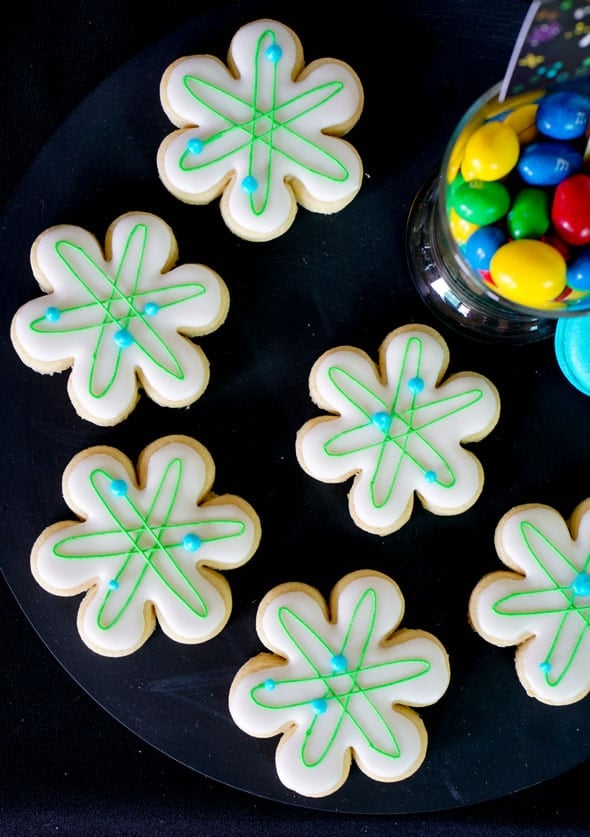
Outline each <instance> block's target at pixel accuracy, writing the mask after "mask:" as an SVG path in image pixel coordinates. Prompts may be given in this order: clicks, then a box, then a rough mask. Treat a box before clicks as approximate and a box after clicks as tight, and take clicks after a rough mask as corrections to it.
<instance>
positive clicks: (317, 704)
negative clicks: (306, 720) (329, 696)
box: [311, 698, 328, 715]
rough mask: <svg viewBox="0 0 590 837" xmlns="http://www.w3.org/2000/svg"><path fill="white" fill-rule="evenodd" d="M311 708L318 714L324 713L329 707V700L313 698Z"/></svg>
mask: <svg viewBox="0 0 590 837" xmlns="http://www.w3.org/2000/svg"><path fill="white" fill-rule="evenodd" d="M311 708H312V709H313V711H314V712H315V714H316V715H323V714H324V712H325V711H326V709H327V708H328V702H327V701H326V700H324V698H315V700H312V702H311Z"/></svg>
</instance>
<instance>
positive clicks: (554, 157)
mask: <svg viewBox="0 0 590 837" xmlns="http://www.w3.org/2000/svg"><path fill="white" fill-rule="evenodd" d="M582 163H583V160H582V155H581V154H580V152H579V151H577V150H576V149H575V148H574V147H573V146H571V145H568V143H566V142H558V141H555V142H552V141H549V140H548V141H547V142H543V141H542V140H541V141H539V142H532V143H531V144H530V145H527V146H526V147H525V148H523V150H522V154H521V155H520V160H519V161H518V165H517V168H518V173H519V174H520V176H521V177H522V179H523V180H524V181H525V182H526V183H530V184H531V185H532V186H557V184H558V183H561V181H562V180H565V179H566V177H570V176H571V175H572V174H576V172H578V171H580V169H581V168H582Z"/></svg>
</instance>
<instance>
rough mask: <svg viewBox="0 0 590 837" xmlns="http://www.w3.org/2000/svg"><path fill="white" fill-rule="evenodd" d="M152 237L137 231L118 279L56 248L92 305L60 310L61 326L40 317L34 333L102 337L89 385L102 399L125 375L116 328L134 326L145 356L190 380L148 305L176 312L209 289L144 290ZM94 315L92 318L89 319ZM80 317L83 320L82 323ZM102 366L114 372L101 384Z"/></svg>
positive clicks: (74, 249) (70, 247)
mask: <svg viewBox="0 0 590 837" xmlns="http://www.w3.org/2000/svg"><path fill="white" fill-rule="evenodd" d="M148 235H149V230H148V227H147V225H146V224H143V223H139V224H136V225H135V226H134V227H133V228H132V229H131V231H130V233H129V236H128V238H127V240H126V242H125V246H124V249H123V255H122V257H121V262H120V264H119V265H118V267H117V270H116V273H115V275H114V277H113V278H111V277H110V276H109V275H108V274H107V273H105V272H104V270H102V268H101V267H99V265H98V264H97V263H96V262H95V261H94V259H93V258H92V257H91V256H90V255H88V253H87V252H86V251H85V250H84V249H83V248H82V247H80V246H78V245H77V244H73V243H72V242H71V241H67V240H61V241H57V242H56V243H55V253H56V255H57V257H58V259H59V260H60V262H61V263H62V264H63V265H64V267H65V268H66V270H67V272H68V274H69V275H70V276H71V277H72V278H73V279H74V280H75V282H76V283H77V285H78V287H79V288H80V289H82V291H83V294H84V296H85V297H86V298H88V300H89V301H88V302H84V303H82V304H80V305H68V306H66V307H64V308H60V309H59V314H60V316H59V319H58V320H56V321H55V322H51V321H49V320H48V319H47V318H46V317H39V318H37V319H35V320H33V321H32V322H31V323H30V326H29V328H30V329H31V331H33V332H35V333H37V334H76V333H80V332H84V331H89V330H95V331H96V332H97V336H96V344H95V346H94V349H93V351H92V361H91V364H90V371H89V380H88V392H89V394H90V396H92V397H93V398H96V399H99V398H102V397H104V396H105V395H107V393H108V392H109V391H110V390H111V388H112V386H113V384H114V382H115V380H116V378H117V375H118V373H119V368H120V364H121V357H122V353H123V352H124V351H125V349H124V348H122V347H120V346H117V344H116V343H115V342H114V340H113V339H112V331H111V330H109V331H108V333H107V326H110V325H116V326H118V327H119V328H120V329H122V330H128V329H129V328H130V326H131V324H132V323H133V328H132V332H133V344H134V345H135V346H136V347H137V348H138V349H139V351H140V352H141V353H142V354H143V355H144V356H145V357H146V358H148V360H150V361H151V362H152V363H153V364H154V365H155V366H156V367H158V368H159V369H160V370H161V371H162V372H165V373H166V374H167V375H169V376H170V377H172V378H175V379H177V380H184V377H185V373H184V370H183V368H182V366H181V364H180V361H179V360H178V358H177V357H176V356H175V354H174V352H173V351H172V349H171V348H170V347H169V346H168V344H167V343H166V342H165V341H164V340H163V339H162V337H161V336H160V335H159V333H158V331H157V328H156V327H155V325H154V323H152V322H151V318H150V317H148V316H147V315H146V314H145V313H144V311H143V307H142V305H145V303H146V302H155V303H156V304H157V306H158V308H159V309H165V308H170V307H172V306H175V305H180V304H182V303H184V302H187V301H189V300H191V299H197V298H198V297H200V296H202V295H203V294H204V293H205V292H206V288H205V286H204V285H202V284H200V283H197V282H185V283H179V284H177V285H171V286H166V287H155V288H149V289H142V288H141V287H140V282H141V277H142V270H143V266H144V257H145V252H146V248H147V241H148ZM138 246H139V253H138V254H137V260H136V263H135V265H134V266H133V277H134V279H133V287H132V289H131V291H130V292H129V293H125V292H124V291H122V290H121V288H120V287H119V284H120V281H121V276H122V275H123V274H124V272H125V271H126V270H127V262H128V260H129V259H130V258H133V256H130V253H136V251H137V248H138ZM76 262H78V263H82V264H84V266H85V269H84V270H81V269H79V267H77V266H76ZM114 309H115V310H114ZM120 309H123V310H122V311H121V310H120ZM88 313H90V314H92V316H91V317H89V318H88V319H87V315H88ZM80 314H82V315H83V317H82V321H80ZM100 363H101V364H102V365H103V366H104V367H105V368H108V366H109V365H110V366H111V367H112V368H111V372H110V375H107V380H106V381H105V382H104V383H102V384H97V383H96V378H97V369H98V365H99V364H100Z"/></svg>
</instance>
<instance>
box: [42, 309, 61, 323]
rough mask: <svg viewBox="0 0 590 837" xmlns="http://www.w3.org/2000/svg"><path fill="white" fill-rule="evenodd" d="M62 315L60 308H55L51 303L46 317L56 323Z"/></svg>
mask: <svg viewBox="0 0 590 837" xmlns="http://www.w3.org/2000/svg"><path fill="white" fill-rule="evenodd" d="M60 316H61V315H60V313H59V308H54V307H53V305H50V306H49V308H48V309H47V311H46V312H45V319H46V320H49V322H50V323H56V322H57V321H58V320H59V318H60Z"/></svg>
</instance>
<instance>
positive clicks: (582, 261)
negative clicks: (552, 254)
mask: <svg viewBox="0 0 590 837" xmlns="http://www.w3.org/2000/svg"><path fill="white" fill-rule="evenodd" d="M567 284H568V286H569V287H570V288H572V289H573V290H574V291H590V247H588V248H587V249H585V250H583V251H582V252H581V254H580V255H579V256H578V257H577V258H576V259H575V260H574V261H573V262H571V263H570V264H569V265H568V268H567Z"/></svg>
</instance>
